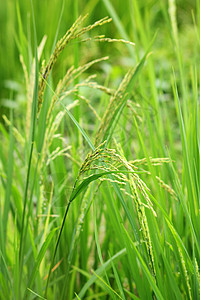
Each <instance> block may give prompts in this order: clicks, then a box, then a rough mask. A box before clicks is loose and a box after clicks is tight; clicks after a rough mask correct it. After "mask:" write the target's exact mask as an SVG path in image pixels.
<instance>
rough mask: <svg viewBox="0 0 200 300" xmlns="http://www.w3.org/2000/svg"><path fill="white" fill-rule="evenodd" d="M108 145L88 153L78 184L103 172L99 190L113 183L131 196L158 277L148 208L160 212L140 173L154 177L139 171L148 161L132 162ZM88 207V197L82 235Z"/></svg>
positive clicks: (165, 160)
mask: <svg viewBox="0 0 200 300" xmlns="http://www.w3.org/2000/svg"><path fill="white" fill-rule="evenodd" d="M106 142H107V141H104V142H103V143H102V144H100V145H99V146H98V147H97V148H96V150H95V151H94V152H92V153H91V154H88V156H87V157H86V159H85V161H84V163H83V164H82V166H81V168H80V171H79V174H78V177H77V181H76V182H78V181H79V180H80V179H82V178H81V177H82V176H86V177H84V178H83V180H84V179H86V178H89V177H90V176H92V175H91V173H92V174H94V172H95V173H101V174H104V176H103V177H100V178H99V181H100V183H99V185H98V187H97V190H98V188H99V187H100V185H101V184H102V183H103V182H104V181H106V182H109V183H111V184H117V185H118V187H119V188H120V190H121V192H122V193H123V194H124V196H125V197H129V198H130V199H132V200H133V203H134V205H135V211H136V214H137V218H138V224H139V227H140V228H139V231H140V232H141V239H142V240H143V241H144V243H145V246H146V250H147V253H148V257H149V265H150V269H151V271H152V274H153V275H154V276H155V275H156V274H155V267H154V258H153V251H152V245H151V238H150V234H149V228H148V222H147V217H146V214H145V208H147V209H150V210H151V211H152V213H153V215H154V216H155V217H156V212H155V210H154V208H153V204H152V202H151V200H150V198H149V196H148V193H147V191H148V192H150V190H149V188H148V187H147V186H146V184H145V183H144V181H143V180H142V179H141V178H140V176H139V175H138V174H137V172H138V171H140V173H147V174H148V175H150V174H151V173H150V172H149V171H146V170H144V169H141V168H140V169H139V167H138V166H137V165H143V164H145V163H146V159H141V160H135V161H130V162H128V161H127V160H126V158H125V156H124V155H123V152H122V149H121V148H120V146H119V145H117V143H116V148H117V150H115V149H108V148H106V147H105V144H106ZM150 160H151V163H152V165H161V164H163V163H169V162H170V160H169V159H168V158H156V159H152V158H150ZM157 180H158V182H160V183H161V187H163V188H164V189H165V190H166V191H167V192H169V193H170V194H171V195H173V196H175V192H174V191H173V190H172V189H171V188H170V187H169V186H168V185H166V184H165V183H164V182H163V181H162V180H161V179H160V178H159V177H157ZM142 199H143V200H142ZM86 207H87V199H86V198H85V199H84V200H83V203H82V212H81V216H80V218H79V225H78V229H79V230H78V232H79V231H80V228H81V225H82V223H83V220H84V217H85V212H86Z"/></svg>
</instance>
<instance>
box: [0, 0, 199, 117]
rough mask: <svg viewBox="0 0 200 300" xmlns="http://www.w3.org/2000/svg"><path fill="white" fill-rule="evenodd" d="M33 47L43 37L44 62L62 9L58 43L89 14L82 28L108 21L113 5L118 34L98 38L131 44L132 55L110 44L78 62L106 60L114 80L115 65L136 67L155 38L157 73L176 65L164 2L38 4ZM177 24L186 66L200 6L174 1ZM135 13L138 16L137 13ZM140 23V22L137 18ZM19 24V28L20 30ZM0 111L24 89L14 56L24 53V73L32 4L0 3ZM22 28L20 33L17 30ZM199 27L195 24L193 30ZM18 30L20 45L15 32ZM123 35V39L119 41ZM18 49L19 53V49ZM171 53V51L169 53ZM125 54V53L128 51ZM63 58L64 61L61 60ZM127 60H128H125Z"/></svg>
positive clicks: (69, 59) (61, 67) (107, 30)
mask: <svg viewBox="0 0 200 300" xmlns="http://www.w3.org/2000/svg"><path fill="white" fill-rule="evenodd" d="M33 2H34V10H35V18H36V27H37V38H38V43H39V42H40V41H41V39H42V37H43V36H44V35H47V43H46V45H45V49H44V54H43V56H44V57H46V58H48V57H49V55H50V53H51V49H52V45H53V41H54V39H55V35H56V31H57V27H58V23H59V18H60V14H61V11H62V6H63V5H64V10H63V15H62V18H61V23H60V29H59V33H58V38H59V37H61V36H62V35H63V34H64V33H65V32H66V30H67V29H68V28H69V27H70V25H71V24H72V23H73V22H74V20H75V18H76V17H77V16H78V15H79V14H82V15H85V14H87V13H88V18H87V20H86V24H87V25H88V24H91V23H93V22H94V21H96V20H98V19H100V18H103V17H104V16H107V15H108V16H111V10H110V9H112V8H110V4H109V2H110V3H111V4H112V5H113V8H114V10H115V11H116V13H117V16H118V18H119V21H120V22H121V23H120V24H121V29H120V27H119V26H118V25H120V24H118V23H117V21H116V20H113V22H112V23H111V24H108V25H107V26H104V27H103V28H102V30H101V33H100V34H105V35H106V36H107V37H112V38H126V37H127V38H129V39H130V40H131V41H133V42H135V43H136V47H135V48H132V50H131V51H132V54H131V53H130V51H128V50H127V47H125V46H124V45H119V44H118V45H115V46H114V47H111V46H110V44H109V43H97V44H95V45H94V44H93V45H92V48H89V49H87V45H86V46H85V48H86V49H85V50H83V52H82V53H81V55H80V57H81V59H82V61H83V62H85V61H87V59H88V58H89V57H90V56H91V57H98V56H102V55H109V56H111V60H110V62H111V64H112V67H114V68H116V69H115V71H116V72H115V75H116V76H118V74H119V75H120V73H121V71H120V70H121V68H120V67H119V66H120V65H122V67H123V65H125V66H127V65H129V64H133V65H134V64H135V62H136V61H137V56H138V55H140V53H141V52H143V51H144V50H145V48H146V47H147V46H148V43H149V42H150V41H151V39H152V37H153V35H154V34H155V32H157V38H156V40H155V42H154V49H156V53H155V55H154V60H157V62H158V64H157V67H158V68H160V67H161V65H162V66H163V68H164V69H166V68H167V65H168V67H169V68H170V67H171V66H169V61H170V60H171V61H172V64H174V67H175V68H176V66H175V64H176V62H175V59H174V61H173V56H174V51H173V45H172V42H171V38H170V34H171V33H170V31H169V26H168V21H169V20H168V19H167V18H168V17H167V11H168V1H164V0H162V1H157V0H147V1H146V0H145V1H134V0H124V1H121V0H114V1H113V0H112V1H109V2H108V1H106V0H90V1H88V0H87V1H86V0H79V1H72V0H65V1H57V0H51V1H49V0H43V1H38V0H36V1H33ZM176 4H177V22H178V28H179V34H180V42H181V38H182V37H184V40H183V41H182V42H181V44H182V46H183V52H184V60H185V65H186V64H187V60H188V61H190V62H191V57H194V58H195V55H194V51H195V50H194V49H193V45H192V43H193V40H194V38H195V30H198V28H195V26H193V21H194V20H193V17H192V12H197V15H196V16H195V14H194V18H196V20H198V15H199V5H198V2H196V1H194V0H188V1H180V0H179V1H177V3H176ZM137 10H139V14H138V11H137ZM139 16H140V17H141V19H140V18H139ZM20 18H21V23H22V24H20V21H19V20H20ZM0 26H1V32H0V66H1V68H0V105H1V114H2V112H3V111H4V110H5V108H6V107H9V106H12V105H13V106H15V104H14V103H13V102H12V101H7V99H14V100H15V95H16V92H17V95H18V96H19V94H20V91H21V89H22V86H21V85H23V70H22V67H21V64H20V61H19V53H20V52H23V51H24V54H25V55H26V57H25V63H26V65H27V68H29V62H30V56H31V49H30V45H32V48H33V36H32V32H33V31H32V19H31V2H30V1H14V0H7V1H1V4H0ZM20 26H21V28H20ZM197 26H198V24H197ZM22 29H23V35H24V37H23V39H22V35H21V34H20V31H21V30H22ZM123 33H124V35H125V36H123ZM22 48H23V49H22ZM170 48H171V51H170ZM129 49H130V48H129ZM63 58H64V59H63ZM126 58H127V59H126ZM73 63H74V62H73V49H72V46H70V49H67V50H66V51H65V53H64V54H63V56H62V58H61V59H59V61H58V63H57V66H56V68H55V70H54V79H55V80H56V77H59V78H60V76H59V74H58V73H59V72H64V71H65V70H66V68H67V66H68V65H71V64H73ZM117 66H118V68H117Z"/></svg>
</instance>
